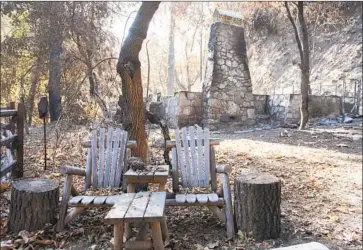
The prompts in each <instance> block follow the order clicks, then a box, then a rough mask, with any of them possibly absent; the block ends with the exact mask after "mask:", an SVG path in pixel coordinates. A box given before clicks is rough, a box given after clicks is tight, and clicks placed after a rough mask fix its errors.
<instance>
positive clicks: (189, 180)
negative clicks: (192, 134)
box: [181, 127, 193, 187]
mask: <svg viewBox="0 0 363 250" xmlns="http://www.w3.org/2000/svg"><path fill="white" fill-rule="evenodd" d="M182 140H183V149H184V157H185V165H184V166H181V167H182V168H183V167H184V168H185V173H186V176H187V182H186V185H187V186H188V187H193V184H192V178H193V175H192V172H191V169H190V158H189V146H188V144H189V143H188V138H187V129H186V128H185V127H184V128H182Z"/></svg>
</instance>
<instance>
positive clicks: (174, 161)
mask: <svg viewBox="0 0 363 250" xmlns="http://www.w3.org/2000/svg"><path fill="white" fill-rule="evenodd" d="M171 155H172V156H171V166H172V171H171V173H172V181H173V192H174V193H179V173H178V160H177V152H176V148H172V150H171Z"/></svg>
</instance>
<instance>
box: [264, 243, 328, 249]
mask: <svg viewBox="0 0 363 250" xmlns="http://www.w3.org/2000/svg"><path fill="white" fill-rule="evenodd" d="M278 249H280V250H329V248H327V247H326V246H324V245H323V244H320V243H318V242H310V243H306V244H299V245H295V246H289V247H280V248H273V249H271V250H278Z"/></svg>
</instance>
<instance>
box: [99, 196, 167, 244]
mask: <svg viewBox="0 0 363 250" xmlns="http://www.w3.org/2000/svg"><path fill="white" fill-rule="evenodd" d="M165 199H166V192H140V193H137V194H135V193H126V194H121V195H120V196H119V197H118V199H117V201H116V203H115V205H114V206H113V207H112V209H111V210H110V212H109V213H108V214H107V215H106V217H105V222H106V223H108V224H113V225H114V249H115V250H121V249H123V248H126V249H150V248H154V249H156V250H159V249H164V243H163V240H164V241H168V239H169V236H168V229H167V225H166V219H165V217H164V207H165ZM130 223H142V224H143V225H142V227H141V228H140V230H139V232H138V234H137V235H136V240H135V241H131V240H129V238H130V237H131V232H130V228H129V226H128V225H129V224H130ZM149 225H150V226H151V235H152V240H148V239H147V237H146V233H147V231H148V230H147V229H148V226H149ZM124 234H125V238H126V241H125V242H124V240H123V236H124Z"/></svg>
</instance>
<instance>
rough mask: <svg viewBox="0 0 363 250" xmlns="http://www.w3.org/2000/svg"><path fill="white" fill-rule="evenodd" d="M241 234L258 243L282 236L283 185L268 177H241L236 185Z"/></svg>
mask: <svg viewBox="0 0 363 250" xmlns="http://www.w3.org/2000/svg"><path fill="white" fill-rule="evenodd" d="M234 199H235V200H234V211H235V221H236V225H237V228H238V230H241V231H242V232H243V233H244V235H246V236H249V237H253V238H254V239H255V240H256V241H263V240H265V239H271V238H278V237H279V235H280V230H281V229H280V203H281V181H280V180H279V179H278V178H276V177H275V176H273V175H270V174H266V173H251V174H246V175H241V176H238V177H236V178H235V181H234Z"/></svg>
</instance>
